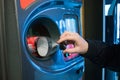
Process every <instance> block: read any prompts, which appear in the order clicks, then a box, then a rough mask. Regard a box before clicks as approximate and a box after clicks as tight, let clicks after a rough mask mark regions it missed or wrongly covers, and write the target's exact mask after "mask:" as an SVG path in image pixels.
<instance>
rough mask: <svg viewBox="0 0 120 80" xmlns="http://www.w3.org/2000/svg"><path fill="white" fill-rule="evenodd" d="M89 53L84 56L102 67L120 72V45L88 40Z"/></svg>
mask: <svg viewBox="0 0 120 80" xmlns="http://www.w3.org/2000/svg"><path fill="white" fill-rule="evenodd" d="M87 42H88V45H89V47H88V51H87V53H86V54H84V55H82V56H84V57H86V58H88V59H89V60H91V61H92V62H93V63H95V64H98V65H100V66H102V67H107V68H109V69H112V70H115V71H120V45H114V44H113V45H109V44H106V43H103V42H100V41H91V40H88V41H87Z"/></svg>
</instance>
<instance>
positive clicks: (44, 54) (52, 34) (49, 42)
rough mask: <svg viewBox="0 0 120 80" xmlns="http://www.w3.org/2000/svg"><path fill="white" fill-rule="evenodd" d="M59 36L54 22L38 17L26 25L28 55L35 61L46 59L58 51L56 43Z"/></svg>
mask: <svg viewBox="0 0 120 80" xmlns="http://www.w3.org/2000/svg"><path fill="white" fill-rule="evenodd" d="M59 36H60V32H59V29H58V27H57V25H56V23H55V22H54V21H52V20H51V19H50V18H47V17H39V18H36V19H34V20H32V21H31V22H30V23H29V24H28V28H27V30H26V37H25V38H26V44H27V48H28V52H29V53H30V55H31V56H32V57H34V58H36V59H42V60H44V59H48V58H50V57H51V56H52V55H54V54H55V53H56V51H57V49H58V47H57V44H56V41H57V40H58V38H59Z"/></svg>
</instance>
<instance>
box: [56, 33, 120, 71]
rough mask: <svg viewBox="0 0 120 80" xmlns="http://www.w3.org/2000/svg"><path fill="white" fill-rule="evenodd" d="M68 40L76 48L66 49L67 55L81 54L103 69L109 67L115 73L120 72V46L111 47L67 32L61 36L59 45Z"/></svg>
mask: <svg viewBox="0 0 120 80" xmlns="http://www.w3.org/2000/svg"><path fill="white" fill-rule="evenodd" d="M66 40H72V41H74V42H75V44H74V45H75V47H74V48H71V49H65V50H64V51H63V52H64V53H66V52H68V53H74V52H75V53H79V54H80V55H81V56H83V57H85V58H88V59H89V60H91V61H92V62H93V63H95V64H97V65H100V66H102V67H107V68H109V69H113V70H115V71H120V45H109V44H106V43H103V42H100V41H92V40H87V41H86V40H85V39H83V38H82V37H81V36H80V35H79V34H77V33H71V32H65V33H63V34H62V35H61V36H60V39H59V40H58V41H57V43H61V42H63V41H66Z"/></svg>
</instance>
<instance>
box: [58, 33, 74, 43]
mask: <svg viewBox="0 0 120 80" xmlns="http://www.w3.org/2000/svg"><path fill="white" fill-rule="evenodd" d="M66 40H72V41H74V40H75V33H71V32H67V31H65V32H64V33H63V34H62V35H61V36H60V39H59V40H58V41H57V43H61V42H63V41H66Z"/></svg>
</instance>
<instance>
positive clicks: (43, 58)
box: [16, 0, 84, 80]
mask: <svg viewBox="0 0 120 80" xmlns="http://www.w3.org/2000/svg"><path fill="white" fill-rule="evenodd" d="M16 3H17V13H18V25H19V28H18V29H19V32H20V40H21V46H22V53H21V55H22V78H23V80H82V75H83V72H84V59H83V58H82V57H81V56H80V55H79V54H77V53H65V54H63V52H62V50H63V49H65V48H73V47H74V44H73V42H71V41H66V42H65V43H64V44H61V45H59V44H57V43H56V41H57V40H58V39H59V37H60V35H61V34H62V33H63V32H64V31H71V32H78V33H79V34H80V35H82V27H81V21H80V7H81V4H82V2H81V0H17V1H16Z"/></svg>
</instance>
